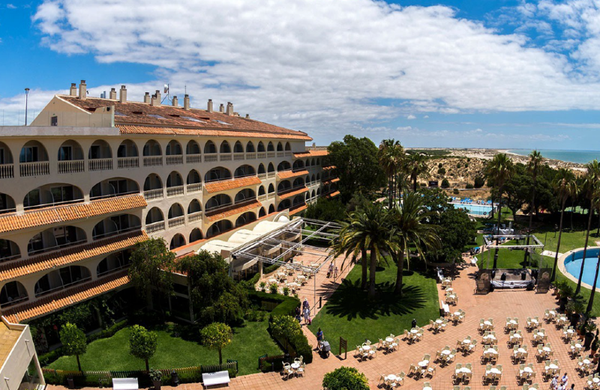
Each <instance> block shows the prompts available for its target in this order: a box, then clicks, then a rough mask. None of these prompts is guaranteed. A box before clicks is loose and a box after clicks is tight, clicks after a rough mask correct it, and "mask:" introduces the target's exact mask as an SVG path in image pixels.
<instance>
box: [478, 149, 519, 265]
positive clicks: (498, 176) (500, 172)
mask: <svg viewBox="0 0 600 390" xmlns="http://www.w3.org/2000/svg"><path fill="white" fill-rule="evenodd" d="M512 171H513V162H512V160H511V159H510V157H508V156H507V155H506V154H505V153H498V154H496V155H495V156H494V158H493V159H492V160H490V161H489V162H488V164H487V166H486V170H485V175H486V177H487V178H488V181H490V182H492V183H493V186H494V189H495V190H496V194H497V198H498V231H497V234H499V233H500V222H501V219H502V195H503V193H504V184H505V183H506V181H507V180H508V179H509V178H510V176H511V174H512ZM499 244H500V238H498V239H497V240H496V245H499ZM497 264H498V248H496V252H495V253H494V268H496V266H497Z"/></svg>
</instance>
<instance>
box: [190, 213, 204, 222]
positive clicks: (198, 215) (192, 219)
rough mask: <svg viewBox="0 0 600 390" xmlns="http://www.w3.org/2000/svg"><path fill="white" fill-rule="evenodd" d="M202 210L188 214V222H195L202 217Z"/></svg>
mask: <svg viewBox="0 0 600 390" xmlns="http://www.w3.org/2000/svg"><path fill="white" fill-rule="evenodd" d="M202 215H203V213H202V211H196V212H195V213H192V214H188V222H196V221H199V220H201V219H202Z"/></svg>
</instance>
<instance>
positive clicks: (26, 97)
mask: <svg viewBox="0 0 600 390" xmlns="http://www.w3.org/2000/svg"><path fill="white" fill-rule="evenodd" d="M27 103H29V88H25V126H27Z"/></svg>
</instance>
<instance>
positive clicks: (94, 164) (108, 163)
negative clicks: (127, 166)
mask: <svg viewBox="0 0 600 390" xmlns="http://www.w3.org/2000/svg"><path fill="white" fill-rule="evenodd" d="M111 169H113V160H112V158H95V159H92V160H89V161H88V170H90V171H110V170H111Z"/></svg>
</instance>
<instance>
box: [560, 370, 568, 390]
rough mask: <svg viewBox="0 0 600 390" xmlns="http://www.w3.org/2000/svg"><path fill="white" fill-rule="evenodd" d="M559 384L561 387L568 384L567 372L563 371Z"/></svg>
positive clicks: (564, 387)
mask: <svg viewBox="0 0 600 390" xmlns="http://www.w3.org/2000/svg"><path fill="white" fill-rule="evenodd" d="M560 384H561V385H562V387H563V389H566V388H567V385H568V384H569V377H568V376H567V372H566V371H565V374H564V375H563V377H562V378H561V380H560Z"/></svg>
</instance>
